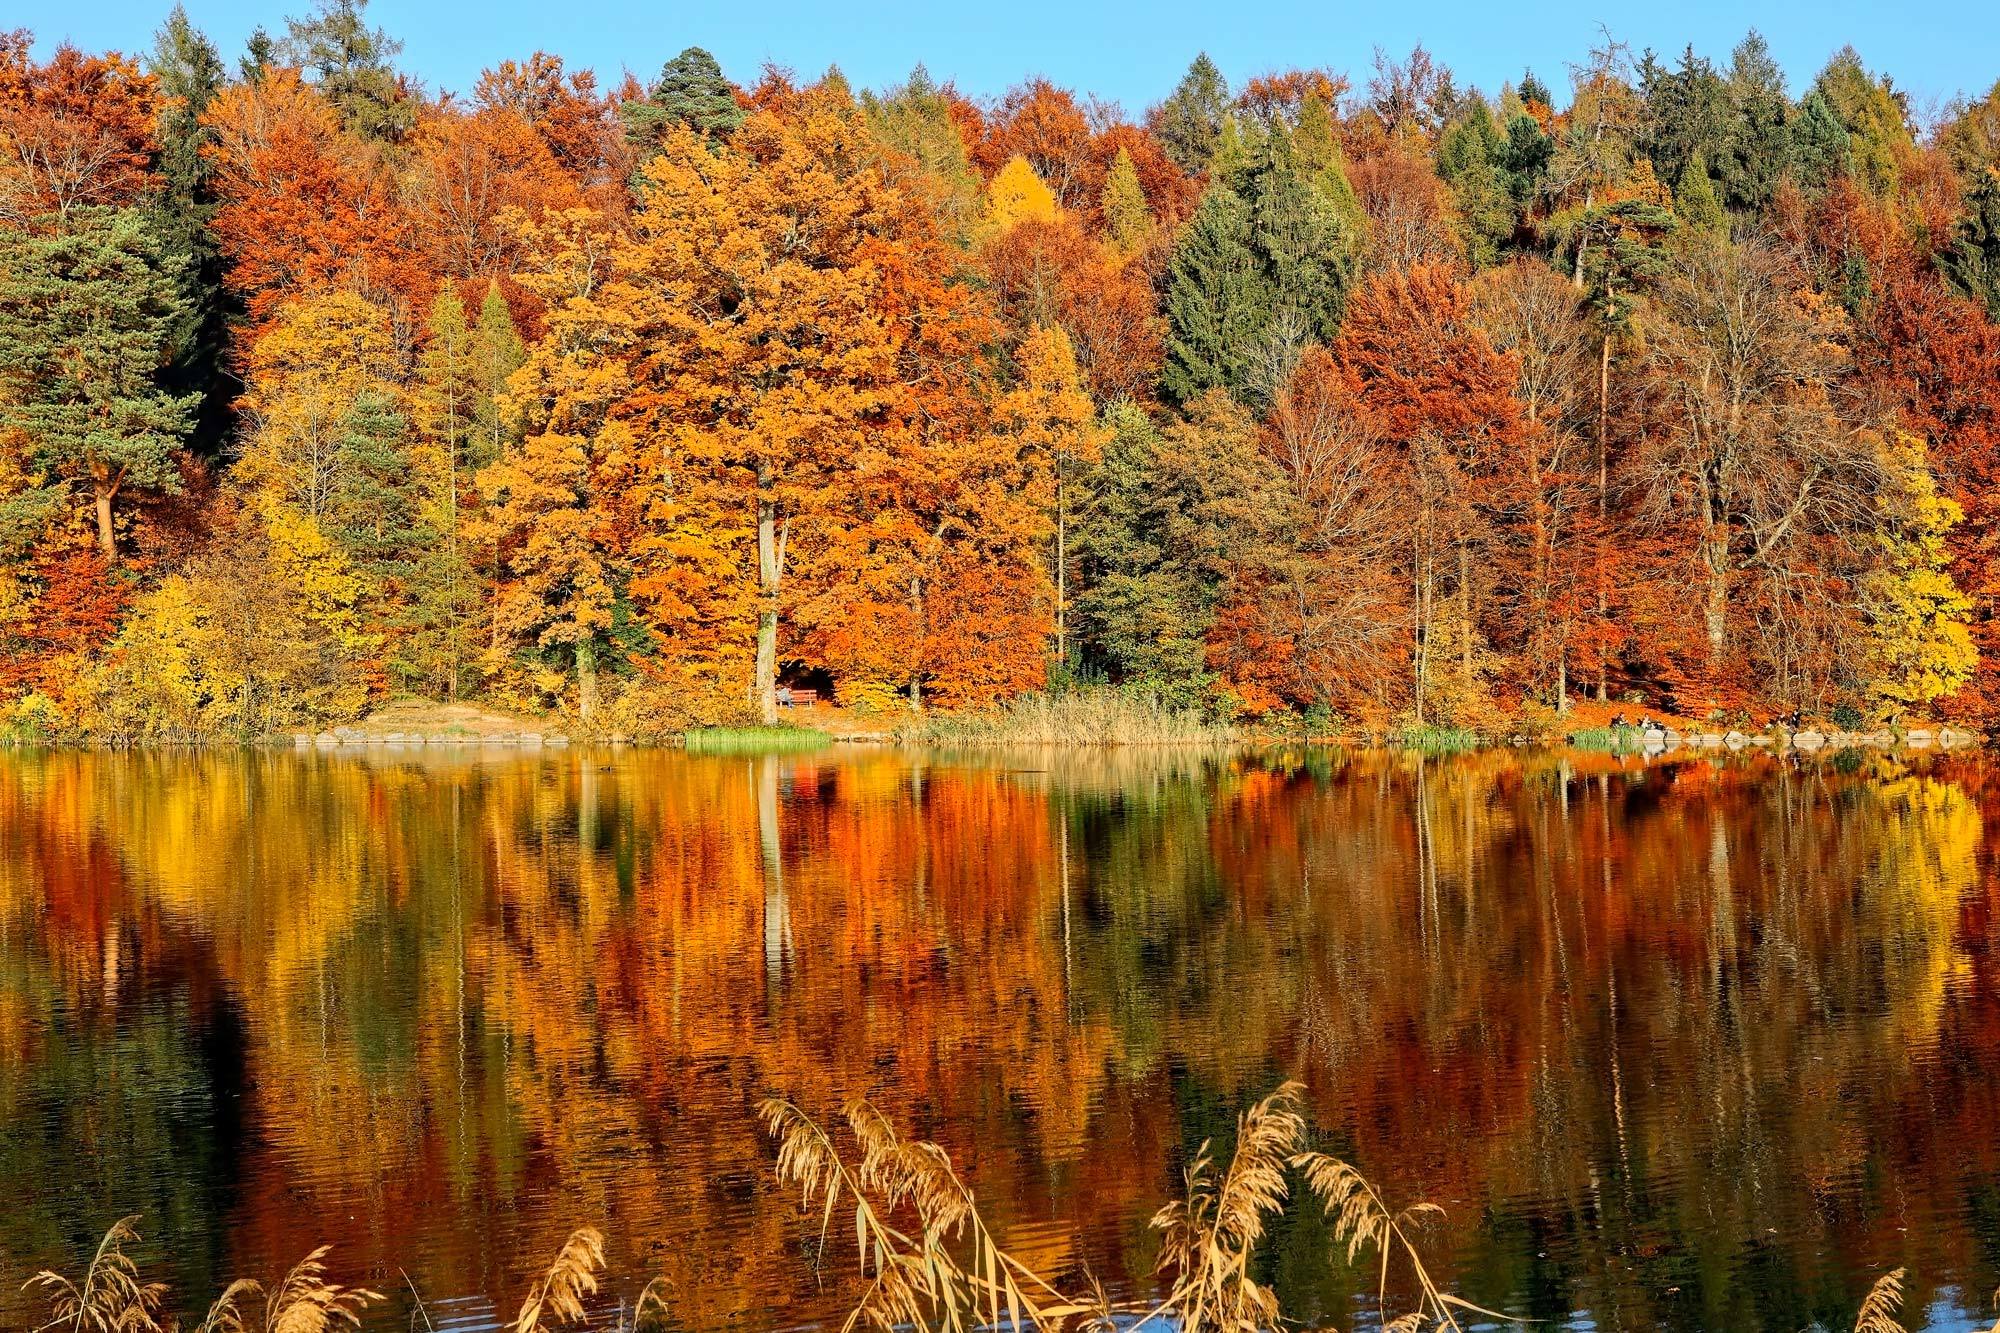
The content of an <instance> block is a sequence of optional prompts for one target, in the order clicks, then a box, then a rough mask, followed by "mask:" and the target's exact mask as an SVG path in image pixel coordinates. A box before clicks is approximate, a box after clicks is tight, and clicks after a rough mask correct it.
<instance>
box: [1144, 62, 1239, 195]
mask: <svg viewBox="0 0 2000 1333" xmlns="http://www.w3.org/2000/svg"><path fill="white" fill-rule="evenodd" d="M1228 111H1229V81H1228V80H1226V79H1224V78H1223V77H1222V71H1221V70H1219V69H1217V68H1216V67H1215V62H1214V61H1213V60H1210V59H1209V58H1208V53H1207V52H1203V53H1202V54H1200V55H1198V56H1196V57H1195V58H1194V63H1193V64H1191V65H1189V66H1188V70H1187V73H1186V74H1185V75H1183V76H1182V77H1181V81H1180V83H1179V84H1178V85H1176V86H1175V88H1174V90H1173V92H1172V93H1171V94H1169V95H1168V97H1167V100H1166V101H1164V102H1162V103H1160V105H1159V106H1158V107H1157V108H1156V109H1155V110H1154V112H1153V116H1152V125H1153V133H1154V134H1155V135H1157V136H1159V140H1160V145H1161V147H1163V148H1165V149H1166V152H1167V156H1168V157H1169V158H1171V159H1173V162H1174V165H1176V166H1178V167H1179V168H1180V169H1181V170H1182V171H1185V172H1187V173H1188V174H1189V175H1191V176H1194V175H1199V174H1201V173H1202V172H1204V171H1206V170H1208V163H1209V159H1210V158H1212V157H1213V156H1214V155H1215V149H1216V144H1217V142H1218V141H1219V140H1220V139H1221V137H1222V122H1223V120H1224V118H1225V117H1226V115H1227V114H1228Z"/></svg>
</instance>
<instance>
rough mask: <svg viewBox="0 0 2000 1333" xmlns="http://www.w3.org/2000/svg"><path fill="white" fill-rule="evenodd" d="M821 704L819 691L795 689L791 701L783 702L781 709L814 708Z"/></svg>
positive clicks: (780, 705)
mask: <svg viewBox="0 0 2000 1333" xmlns="http://www.w3.org/2000/svg"><path fill="white" fill-rule="evenodd" d="M818 704H819V691H818V690H801V689H794V690H792V693H791V699H790V700H789V701H785V702H781V703H780V704H779V705H778V706H779V707H780V708H813V707H816V706H817V705H818Z"/></svg>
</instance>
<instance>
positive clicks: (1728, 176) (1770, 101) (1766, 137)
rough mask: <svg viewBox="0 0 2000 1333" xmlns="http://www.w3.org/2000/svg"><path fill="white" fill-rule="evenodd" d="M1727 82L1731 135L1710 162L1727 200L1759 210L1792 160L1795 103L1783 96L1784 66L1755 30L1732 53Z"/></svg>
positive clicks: (1723, 199)
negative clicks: (1790, 129) (1789, 125)
mask: <svg viewBox="0 0 2000 1333" xmlns="http://www.w3.org/2000/svg"><path fill="white" fill-rule="evenodd" d="M1726 83H1727V87H1728V90H1729V106H1730V113H1731V117H1732V120H1731V124H1730V129H1729V139H1728V143H1727V144H1726V146H1725V148H1724V151H1723V153H1722V155H1721V156H1720V157H1718V158H1713V159H1711V160H1710V163H1709V165H1710V168H1711V169H1712V170H1713V171H1714V173H1715V176H1716V179H1717V180H1718V181H1719V182H1720V183H1721V186H1722V202H1723V203H1724V204H1726V205H1728V206H1729V207H1731V208H1744V209H1760V208H1762V207H1764V205H1766V204H1768V203H1770V202H1771V196H1772V195H1773V194H1774V193H1776V191H1777V188H1778V182H1779V181H1780V180H1781V179H1783V177H1784V174H1785V168H1786V166H1787V165H1788V163H1789V161H1790V156H1791V154H1790V136H1789V134H1788V133H1787V130H1786V125H1787V122H1788V121H1789V120H1790V118H1791V102H1790V100H1789V99H1788V98H1787V97H1786V96H1785V75H1784V71H1783V70H1781V69H1779V68H1778V62H1777V61H1775V60H1773V59H1772V58H1771V48H1770V46H1769V45H1768V44H1766V43H1765V41H1764V38H1763V37H1762V35H1760V34H1759V33H1758V32H1757V31H1756V30H1755V29H1752V30H1751V32H1750V34H1749V35H1748V36H1746V37H1745V38H1744V39H1743V40H1742V41H1741V42H1739V43H1738V44H1737V47H1736V50H1735V52H1734V53H1733V54H1732V55H1731V57H1730V62H1729V77H1728V79H1727V80H1726Z"/></svg>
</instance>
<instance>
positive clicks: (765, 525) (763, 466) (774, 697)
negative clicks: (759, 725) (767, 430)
mask: <svg viewBox="0 0 2000 1333" xmlns="http://www.w3.org/2000/svg"><path fill="white" fill-rule="evenodd" d="M774 480H775V477H774V475H773V471H772V467H771V464H770V462H769V461H768V460H765V459H759V460H758V462H757V582H758V591H759V592H760V593H761V594H762V601H763V605H762V607H761V608H760V609H759V610H758V613H757V681H756V691H757V715H758V716H759V717H761V718H763V719H764V722H765V723H766V725H769V724H770V723H774V722H776V721H777V720H778V580H779V579H780V578H781V577H783V574H784V570H783V567H782V556H781V553H780V552H779V549H778V504H777V501H775V500H774V499H772V498H771V485H772V483H773V481H774Z"/></svg>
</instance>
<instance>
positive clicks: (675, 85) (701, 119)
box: [618, 46, 744, 152]
mask: <svg viewBox="0 0 2000 1333" xmlns="http://www.w3.org/2000/svg"><path fill="white" fill-rule="evenodd" d="M618 114H619V115H620V117H622V118H623V119H624V121H625V129H626V133H627V134H628V135H629V136H630V137H631V138H632V139H633V141H634V142H636V143H638V144H640V145H641V147H642V150H643V151H646V152H652V151H655V150H657V149H658V147H659V144H660V140H661V137H662V136H663V135H664V134H665V133H666V131H667V130H668V129H670V128H672V127H673V126H676V125H681V126H686V127H687V128H688V129H691V130H693V131H694V132H695V133H696V134H699V135H701V136H702V137H703V138H704V139H707V140H709V141H710V142H712V143H717V142H721V141H722V140H725V139H727V138H728V137H729V136H730V135H732V134H734V133H735V132H736V127H737V126H739V125H741V124H742V123H743V115H744V113H743V108H742V107H740V106H738V105H737V104H736V90H735V88H734V87H733V86H732V85H731V84H730V82H729V80H728V79H726V78H724V77H723V76H722V66H721V65H720V64H718V63H717V62H716V59H715V57H714V56H712V55H710V54H709V53H708V52H706V51H704V50H702V49H701V48H700V47H699V46H690V47H689V48H688V49H687V50H685V51H683V52H681V53H680V54H679V55H677V56H675V57H674V58H673V59H672V60H669V61H668V62H667V63H666V64H664V65H662V66H661V67H660V77H659V78H657V79H655V80H653V86H652V88H651V89H649V90H648V92H647V97H646V100H645V101H643V102H626V103H624V104H623V105H621V106H620V107H619V108H618Z"/></svg>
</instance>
